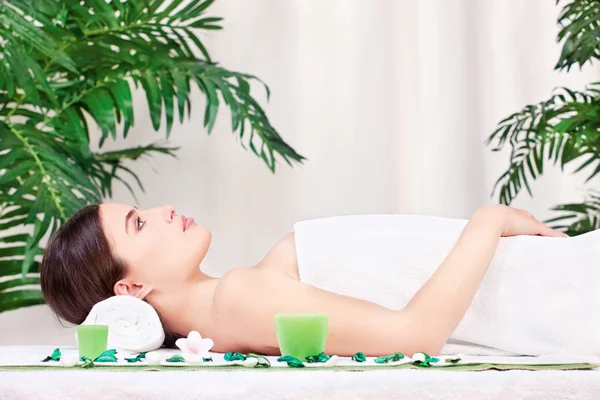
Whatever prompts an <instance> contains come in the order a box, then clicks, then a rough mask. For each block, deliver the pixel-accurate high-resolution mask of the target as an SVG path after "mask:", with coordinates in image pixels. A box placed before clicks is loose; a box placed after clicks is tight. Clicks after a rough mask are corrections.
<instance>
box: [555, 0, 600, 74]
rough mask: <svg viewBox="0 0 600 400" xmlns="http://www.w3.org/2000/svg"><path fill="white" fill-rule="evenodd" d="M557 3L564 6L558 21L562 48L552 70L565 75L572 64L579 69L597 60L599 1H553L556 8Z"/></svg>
mask: <svg viewBox="0 0 600 400" xmlns="http://www.w3.org/2000/svg"><path fill="white" fill-rule="evenodd" d="M561 2H564V3H566V4H565V5H564V6H563V8H562V10H561V13H560V16H559V17H558V23H559V24H560V26H561V30H560V32H559V33H558V41H559V42H563V47H562V51H561V54H560V59H559V60H558V62H557V64H556V66H555V68H556V69H566V70H567V71H568V70H569V69H570V68H571V66H573V65H574V64H578V65H579V66H580V67H583V66H584V65H585V64H586V63H587V62H588V61H589V62H590V63H591V62H592V60H593V59H599V58H600V1H598V0H567V1H561V0H557V1H556V4H559V3H561Z"/></svg>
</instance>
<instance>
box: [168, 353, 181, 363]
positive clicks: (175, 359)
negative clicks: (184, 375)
mask: <svg viewBox="0 0 600 400" xmlns="http://www.w3.org/2000/svg"><path fill="white" fill-rule="evenodd" d="M166 361H167V362H170V363H176V362H184V361H185V358H183V356H182V355H181V354H175V355H174V356H172V357H169V358H167V359H166Z"/></svg>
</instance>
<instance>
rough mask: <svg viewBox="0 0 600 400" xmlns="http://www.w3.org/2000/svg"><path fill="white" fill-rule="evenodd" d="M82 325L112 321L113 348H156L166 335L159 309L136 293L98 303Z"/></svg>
mask: <svg viewBox="0 0 600 400" xmlns="http://www.w3.org/2000/svg"><path fill="white" fill-rule="evenodd" d="M82 325H108V348H109V349H120V350H128V351H132V352H142V351H152V350H156V349H158V348H159V347H160V346H161V345H162V343H163V341H164V339H165V332H164V330H163V327H162V324H161V322H160V318H159V317H158V314H157V313H156V310H155V309H154V308H153V307H152V306H151V305H150V304H148V303H146V302H145V301H143V300H140V299H138V298H135V297H133V296H113V297H109V298H108V299H106V300H104V301H101V302H100V303H97V304H96V305H95V306H94V307H92V310H91V311H90V313H89V314H88V316H87V318H86V319H85V321H83V323H82Z"/></svg>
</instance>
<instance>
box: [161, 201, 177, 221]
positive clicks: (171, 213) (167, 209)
mask: <svg viewBox="0 0 600 400" xmlns="http://www.w3.org/2000/svg"><path fill="white" fill-rule="evenodd" d="M163 215H164V217H165V220H166V221H167V222H172V221H173V218H174V217H175V208H174V207H173V206H172V205H166V206H164V207H163Z"/></svg>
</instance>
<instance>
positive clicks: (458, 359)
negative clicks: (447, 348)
mask: <svg viewBox="0 0 600 400" xmlns="http://www.w3.org/2000/svg"><path fill="white" fill-rule="evenodd" d="M460 360H461V358H460V357H448V358H446V359H445V360H444V361H446V362H447V363H452V364H456V363H457V362H459V361H460Z"/></svg>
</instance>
